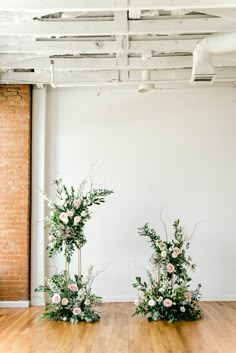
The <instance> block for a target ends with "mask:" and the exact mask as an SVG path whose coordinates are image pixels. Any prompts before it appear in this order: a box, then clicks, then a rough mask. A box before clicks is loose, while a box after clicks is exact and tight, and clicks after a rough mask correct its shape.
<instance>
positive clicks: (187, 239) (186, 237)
mask: <svg viewBox="0 0 236 353" xmlns="http://www.w3.org/2000/svg"><path fill="white" fill-rule="evenodd" d="M204 222H205V221H199V222H197V223H196V224H195V225H194V227H193V231H192V234H191V235H190V236H189V237H188V236H187V235H185V238H184V241H189V240H190V239H192V237H193V236H194V234H195V232H196V230H197V227H198V225H199V224H201V223H204Z"/></svg>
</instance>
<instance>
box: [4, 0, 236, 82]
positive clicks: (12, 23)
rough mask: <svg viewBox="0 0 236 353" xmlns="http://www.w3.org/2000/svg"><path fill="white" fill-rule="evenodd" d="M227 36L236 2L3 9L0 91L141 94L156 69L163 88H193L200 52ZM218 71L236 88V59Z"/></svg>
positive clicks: (56, 2)
mask: <svg viewBox="0 0 236 353" xmlns="http://www.w3.org/2000/svg"><path fill="white" fill-rule="evenodd" d="M226 32H227V33H229V32H236V0H228V1H227V0H225V1H220V0H218V1H217V0H188V1H187V0H159V1H158V0H31V1H30V0H21V1H19V0H7V1H5V2H4V3H3V1H0V83H32V84H37V85H43V84H50V83H52V82H53V84H54V85H56V86H63V85H65V86H70V85H71V86H76V85H78V86H80V85H82V86H88V85H95V86H101V85H128V84H132V85H136V86H137V85H138V83H139V81H140V80H141V77H142V70H143V69H149V70H150V72H151V80H152V81H153V82H154V83H155V84H156V87H157V88H162V87H167V88H175V87H193V86H191V85H190V83H189V82H190V77H191V68H192V52H193V50H194V48H195V47H196V45H197V43H198V42H199V40H201V39H202V38H204V37H206V36H210V35H212V34H215V33H226ZM142 57H146V58H147V60H146V61H144V60H142ZM52 63H53V68H52ZM213 64H214V66H215V67H216V79H215V81H214V83H213V86H216V87H217V86H225V87H234V86H235V82H236V54H235V53H229V54H227V55H221V56H218V57H214V58H213ZM52 71H53V74H52ZM52 75H53V77H52ZM195 87H196V86H195Z"/></svg>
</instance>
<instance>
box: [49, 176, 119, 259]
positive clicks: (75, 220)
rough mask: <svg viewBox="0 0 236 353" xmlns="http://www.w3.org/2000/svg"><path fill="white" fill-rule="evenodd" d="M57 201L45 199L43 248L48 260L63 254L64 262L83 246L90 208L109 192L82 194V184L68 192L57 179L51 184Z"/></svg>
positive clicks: (101, 200)
mask: <svg viewBox="0 0 236 353" xmlns="http://www.w3.org/2000/svg"><path fill="white" fill-rule="evenodd" d="M54 183H55V185H56V188H57V189H56V196H57V199H58V201H57V202H52V201H51V200H49V199H48V198H47V197H45V198H46V200H47V201H48V206H49V208H50V215H49V216H48V217H47V219H46V225H45V226H46V228H49V237H48V245H47V249H48V250H49V257H53V256H54V255H55V254H57V253H58V252H61V251H63V248H64V255H65V257H66V261H67V262H68V263H70V262H71V257H72V254H73V252H74V250H75V249H76V248H78V249H81V248H82V246H83V245H84V244H85V243H86V238H85V234H84V226H85V223H86V222H87V221H88V220H89V219H90V218H91V212H90V210H89V209H90V207H91V206H93V205H100V204H101V203H103V202H105V197H106V196H108V195H110V194H111V193H113V191H111V190H107V189H94V188H92V187H91V189H90V190H89V191H88V192H87V193H84V186H85V182H83V183H82V184H81V185H80V187H79V188H78V190H77V191H75V189H74V188H73V187H71V189H70V191H69V190H68V188H67V187H66V186H65V185H62V181H61V180H55V181H54Z"/></svg>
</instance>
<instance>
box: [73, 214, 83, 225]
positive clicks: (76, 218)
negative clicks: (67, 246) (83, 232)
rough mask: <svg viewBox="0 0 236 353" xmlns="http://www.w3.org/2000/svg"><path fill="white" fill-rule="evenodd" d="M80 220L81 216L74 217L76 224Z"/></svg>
mask: <svg viewBox="0 0 236 353" xmlns="http://www.w3.org/2000/svg"><path fill="white" fill-rule="evenodd" d="M80 221H81V217H80V216H76V217H75V218H74V224H78V223H79V222H80Z"/></svg>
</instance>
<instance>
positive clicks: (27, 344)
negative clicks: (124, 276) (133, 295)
mask: <svg viewBox="0 0 236 353" xmlns="http://www.w3.org/2000/svg"><path fill="white" fill-rule="evenodd" d="M201 306H202V308H203V310H204V313H205V315H204V318H203V319H201V320H199V321H197V322H179V323H177V324H169V323H167V322H152V323H149V322H148V321H147V320H145V319H143V318H141V317H133V318H132V317H131V315H132V313H133V311H134V306H133V304H131V303H111V304H103V305H102V306H101V307H100V308H99V310H100V312H101V321H100V322H99V323H96V324H86V323H80V324H78V325H74V326H73V325H71V324H69V323H64V322H49V321H46V320H40V319H39V315H40V314H41V313H42V311H43V309H42V308H29V309H0V352H1V353H13V352H14V353H59V352H60V353H62V352H64V353H236V302H210V303H209V302H208V303H202V304H201Z"/></svg>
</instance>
